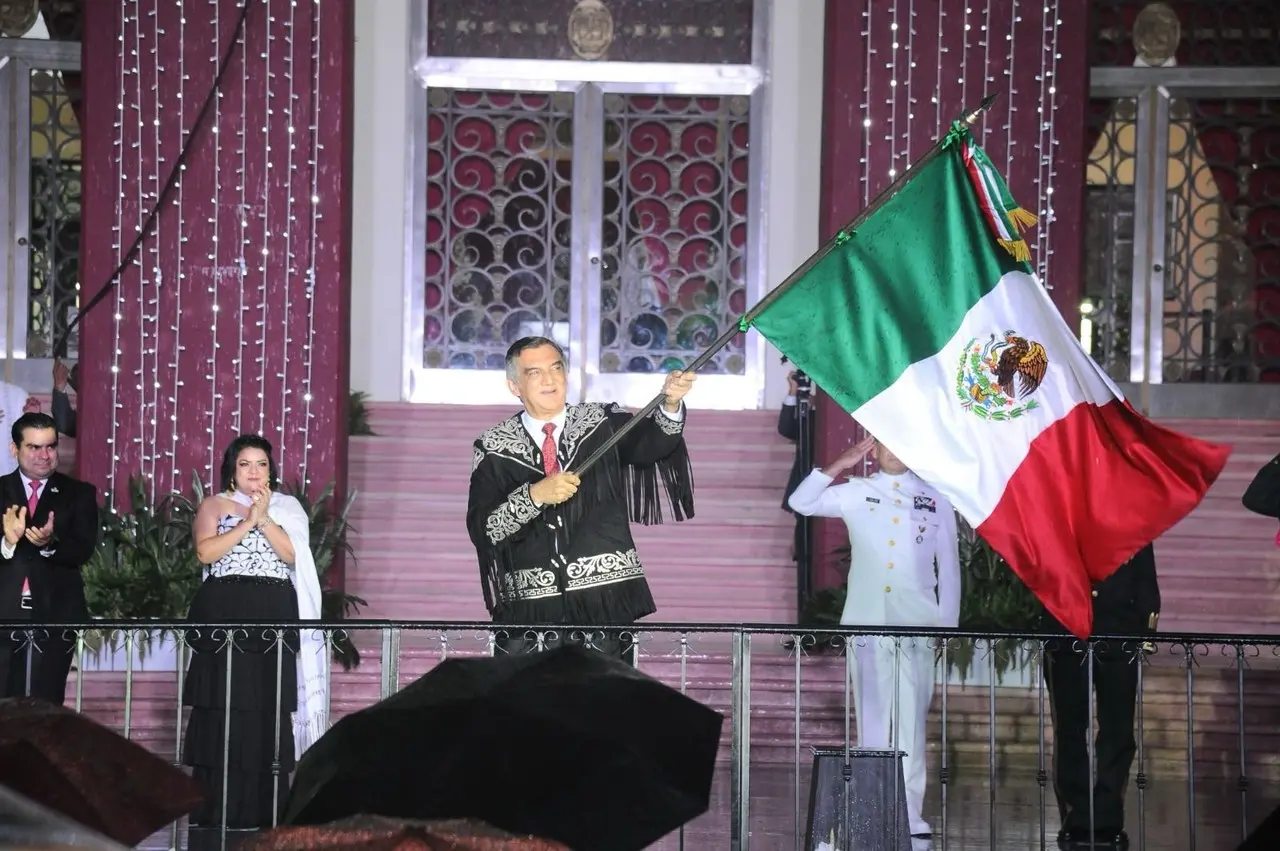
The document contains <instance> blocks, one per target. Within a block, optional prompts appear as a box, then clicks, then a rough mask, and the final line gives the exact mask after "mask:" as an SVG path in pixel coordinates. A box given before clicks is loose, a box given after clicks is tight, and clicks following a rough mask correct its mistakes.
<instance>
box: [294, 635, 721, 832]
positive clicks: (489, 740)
mask: <svg viewBox="0 0 1280 851" xmlns="http://www.w3.org/2000/svg"><path fill="white" fill-rule="evenodd" d="M723 723H724V718H723V716H721V715H720V713H718V712H715V711H714V710H711V709H708V708H707V707H705V706H703V705H702V704H700V703H698V702H697V701H695V700H692V699H691V698H688V697H686V696H684V695H682V694H680V693H679V692H678V691H675V690H674V689H672V688H670V687H668V686H666V685H664V684H663V683H660V682H658V681H657V680H655V679H653V678H651V677H648V676H646V675H644V674H641V673H639V672H638V671H636V670H635V669H634V668H632V667H630V666H629V665H626V664H624V663H622V662H620V661H618V660H616V659H613V658H612V657H610V656H608V655H606V654H604V653H601V652H598V651H595V650H586V649H583V648H580V647H576V646H566V647H561V648H558V649H555V650H551V651H547V652H543V653H530V654H519V655H511V656H498V657H495V658H483V659H448V660H446V661H444V662H442V663H441V664H440V665H439V666H438V667H436V668H435V669H434V670H433V671H431V672H430V673H428V674H426V675H425V676H423V677H421V678H420V679H418V680H417V681H416V682H414V683H412V684H410V685H409V686H408V687H406V688H405V689H404V690H403V691H401V692H400V693H398V694H396V695H394V696H392V697H389V698H387V699H386V700H384V701H382V702H380V703H377V704H375V705H373V706H371V707H369V708H368V709H365V710H363V711H361V712H357V713H355V714H353V715H349V716H347V717H346V718H343V719H342V720H341V721H339V722H338V723H337V724H335V725H334V726H333V728H332V729H331V730H329V732H328V733H326V734H325V735H324V736H323V737H322V738H321V739H320V741H318V742H316V744H315V745H313V746H312V747H311V748H310V749H309V750H308V751H307V752H306V753H305V754H303V757H302V759H301V761H299V763H298V770H297V775H296V779H295V781H294V785H293V792H292V794H291V796H290V799H289V804H288V807H287V810H286V814H285V818H284V820H283V821H284V823H285V824H323V823H325V822H330V821H335V820H338V819H341V818H344V817H346V816H351V815H356V814H359V813H374V814H378V815H385V816H393V817H398V818H409V819H441V818H475V819H480V820H483V821H485V822H487V823H489V824H491V825H493V826H495V827H498V828H501V829H503V830H507V831H510V832H512V833H523V834H532V835H535V836H542V837H545V838H547V839H554V840H557V841H559V842H563V843H564V844H566V845H568V846H569V847H571V848H573V849H574V851H639V849H643V848H646V847H648V846H649V845H651V844H652V843H653V842H655V841H657V840H658V839H660V838H661V837H663V836H665V835H666V834H668V833H670V832H671V831H673V830H676V829H677V828H679V827H680V826H681V825H683V824H685V823H686V822H688V821H690V820H691V819H693V818H695V817H697V816H698V815H700V814H702V813H704V812H706V810H707V806H708V804H709V797H710V794H711V780H712V775H713V774H714V773H715V761H716V752H717V750H718V747H719V743H720V728H721V726H722V724H723Z"/></svg>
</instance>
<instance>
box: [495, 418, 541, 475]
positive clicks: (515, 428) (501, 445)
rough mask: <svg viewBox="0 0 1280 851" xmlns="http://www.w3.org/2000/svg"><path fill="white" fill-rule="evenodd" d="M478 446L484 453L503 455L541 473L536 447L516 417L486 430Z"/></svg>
mask: <svg viewBox="0 0 1280 851" xmlns="http://www.w3.org/2000/svg"><path fill="white" fill-rule="evenodd" d="M480 446H481V447H482V448H483V449H484V451H485V452H493V453H496V454H498V455H503V456H505V457H507V458H510V459H512V460H513V461H519V462H520V463H522V464H524V465H525V466H527V467H531V468H532V469H534V470H537V471H538V472H542V464H541V463H540V462H539V461H538V456H537V450H536V447H534V445H533V441H532V440H531V439H530V438H529V432H527V431H525V429H524V423H522V422H521V421H520V417H518V416H517V417H510V418H508V419H505V420H503V421H502V422H500V423H498V424H497V425H496V426H493V427H492V428H489V429H486V430H485V432H484V434H482V435H480Z"/></svg>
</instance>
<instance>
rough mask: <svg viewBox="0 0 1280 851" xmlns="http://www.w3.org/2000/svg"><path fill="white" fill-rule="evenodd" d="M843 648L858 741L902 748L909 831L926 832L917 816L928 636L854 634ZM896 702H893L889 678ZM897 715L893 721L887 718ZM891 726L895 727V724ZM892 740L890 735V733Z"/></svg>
mask: <svg viewBox="0 0 1280 851" xmlns="http://www.w3.org/2000/svg"><path fill="white" fill-rule="evenodd" d="M853 641H854V652H853V653H851V654H849V657H848V658H849V660H850V662H849V665H850V676H851V677H852V680H853V701H854V719H855V721H856V722H857V727H858V747H861V748H868V749H872V750H893V749H897V750H900V751H903V752H905V753H906V756H905V757H903V760H902V763H903V765H902V773H903V779H904V781H905V783H904V785H905V786H906V791H907V817H908V819H909V821H910V825H911V833H912V834H924V833H929V832H930V829H929V825H928V823H926V822H925V821H924V819H923V818H922V817H921V810H922V807H923V806H924V789H925V774H926V766H925V749H926V745H927V741H928V729H927V727H928V720H929V705H930V704H931V703H932V702H933V689H934V652H933V647H932V646H931V645H930V643H929V638H928V637H918V638H911V637H901V638H895V637H893V636H890V635H880V636H876V635H859V636H854V637H853ZM895 681H896V683H897V685H898V688H897V705H896V706H895V705H894V683H895ZM895 718H898V719H901V723H899V724H894V723H892V722H893V719H895ZM895 728H896V729H895ZM895 735H896V737H897V741H896V742H895V741H894V737H895Z"/></svg>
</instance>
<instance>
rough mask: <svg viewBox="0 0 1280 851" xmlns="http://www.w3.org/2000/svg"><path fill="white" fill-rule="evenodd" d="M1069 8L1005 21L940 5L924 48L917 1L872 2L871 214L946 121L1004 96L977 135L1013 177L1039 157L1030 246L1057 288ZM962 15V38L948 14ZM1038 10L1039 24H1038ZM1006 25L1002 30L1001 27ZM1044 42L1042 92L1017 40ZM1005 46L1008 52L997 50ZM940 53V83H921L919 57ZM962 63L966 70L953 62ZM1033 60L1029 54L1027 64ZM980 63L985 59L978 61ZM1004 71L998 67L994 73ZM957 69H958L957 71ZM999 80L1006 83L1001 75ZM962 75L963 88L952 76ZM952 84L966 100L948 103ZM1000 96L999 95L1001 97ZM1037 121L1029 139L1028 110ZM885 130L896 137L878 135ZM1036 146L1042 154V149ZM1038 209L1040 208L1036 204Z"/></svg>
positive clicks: (983, 10) (865, 137)
mask: <svg viewBox="0 0 1280 851" xmlns="http://www.w3.org/2000/svg"><path fill="white" fill-rule="evenodd" d="M1059 2H1060V0H1036V2H1035V3H1032V2H1030V0H1014V2H1012V3H1010V4H1008V9H1009V13H1008V17H1007V18H1005V16H1004V15H1003V14H999V15H997V14H996V13H997V11H999V10H1000V9H1001V8H1002V7H999V6H997V4H995V3H994V2H993V0H985V2H984V3H981V4H979V3H978V2H976V0H970V2H968V3H966V4H965V5H964V6H963V7H961V6H960V5H959V3H947V2H942V3H939V4H938V11H937V19H936V25H937V27H938V33H939V35H938V40H937V42H936V43H935V42H933V41H932V40H925V39H917V38H916V36H917V35H918V32H917V17H918V10H917V8H916V2H915V0H893V2H892V3H889V2H878V0H865V2H864V4H863V7H862V34H863V40H864V45H865V48H866V55H865V59H864V69H863V70H864V79H863V85H862V103H861V108H862V114H863V118H862V127H863V133H862V155H861V157H860V159H859V163H860V165H861V170H860V175H859V184H860V188H861V195H862V202H863V205H864V206H865V205H866V204H867V203H869V202H870V199H871V197H872V196H873V195H874V194H876V193H877V192H879V191H880V189H882V188H883V187H884V186H885V185H887V184H888V182H889V181H892V180H893V179H894V178H895V177H897V175H898V173H899V171H900V170H902V169H903V168H907V167H909V166H910V163H911V161H912V158H913V157H916V156H919V155H920V154H922V153H923V152H924V149H925V147H926V146H927V145H928V144H931V143H932V141H933V140H934V139H935V138H936V136H937V134H938V133H939V132H940V131H941V129H942V128H943V125H944V124H945V122H946V121H947V120H949V119H950V118H951V117H953V114H958V113H959V111H960V109H962V108H966V107H969V106H973V105H974V104H975V102H976V101H977V100H978V99H979V98H980V97H982V96H985V95H986V94H987V93H989V92H991V91H997V90H998V93H999V95H1000V98H999V100H997V102H996V105H995V106H994V107H993V108H992V109H991V110H988V111H987V112H985V113H984V114H983V116H982V119H981V121H980V123H979V125H978V126H977V127H975V128H974V135H975V136H976V137H977V138H978V140H979V142H980V143H981V144H983V145H984V146H986V147H987V148H988V150H990V149H991V148H992V147H995V148H996V149H997V150H999V149H1000V148H1003V151H1004V174H1005V176H1006V177H1009V176H1010V175H1012V174H1014V173H1015V172H1017V171H1018V167H1019V165H1021V164H1022V163H1023V162H1024V161H1025V160H1026V158H1028V157H1029V156H1030V152H1031V151H1032V150H1033V149H1034V151H1035V158H1036V159H1035V163H1034V164H1035V168H1034V169H1031V170H1030V171H1031V172H1032V173H1033V175H1034V178H1033V182H1034V193H1035V196H1036V199H1035V201H1036V203H1037V204H1038V205H1039V210H1038V212H1039V214H1040V223H1039V226H1038V227H1037V228H1036V229H1035V234H1034V236H1033V237H1032V240H1031V246H1032V255H1033V263H1034V265H1035V267H1036V269H1037V273H1038V275H1039V277H1040V279H1041V280H1042V281H1046V282H1047V280H1048V272H1049V269H1048V267H1049V258H1050V257H1051V256H1052V254H1053V250H1052V247H1051V242H1050V240H1051V238H1052V224H1053V216H1052V213H1053V205H1052V197H1053V188H1054V187H1053V183H1054V178H1055V177H1056V176H1057V171H1056V168H1055V156H1056V153H1057V150H1056V149H1057V146H1058V138H1057V128H1056V124H1055V115H1056V92H1057V89H1056V86H1055V84H1054V75H1055V74H1056V71H1057V60H1058V59H1059V58H1060V54H1059V53H1058V31H1059V28H1060V26H1061V25H1062V20H1061V18H1060V17H1059V9H1058V3H1059ZM961 8H962V9H963V17H962V18H961V24H962V26H961V27H959V28H956V29H955V31H954V32H953V31H952V29H951V28H949V27H947V26H946V21H947V18H948V15H949V13H948V10H950V14H951V15H957V13H958V12H959V11H960V9H961ZM1033 10H1034V12H1035V13H1037V14H1035V15H1033V14H1031V12H1032V11H1033ZM997 18H999V20H997ZM1037 36H1038V38H1039V41H1040V50H1039V55H1040V69H1039V72H1038V73H1037V74H1036V75H1035V76H1034V81H1035V82H1036V84H1037V85H1036V86H1035V87H1029V86H1027V85H1026V83H1027V82H1028V79H1029V77H1030V69H1028V68H1026V67H1024V66H1025V62H1024V63H1023V64H1022V65H1019V63H1018V62H1017V58H1018V56H1019V53H1018V40H1019V39H1023V38H1028V37H1037ZM1001 39H1003V42H1004V47H1003V49H1002V48H1000V47H997V45H998V44H999V43H1000V40H1001ZM886 46H887V47H888V49H889V52H890V56H889V58H888V59H887V61H880V57H879V51H881V50H882V49H884V48H885V47H886ZM922 48H923V49H925V50H932V51H933V52H934V61H933V62H932V63H930V65H931V66H932V67H931V69H930V70H932V71H933V76H932V79H928V78H927V75H928V71H925V72H924V74H923V75H922V74H921V70H920V67H919V63H918V62H917V57H916V56H915V55H914V53H915V51H916V50H918V49H922ZM971 50H976V51H980V55H981V57H982V69H981V73H980V74H978V73H975V71H976V70H977V69H974V68H971V67H970V56H971ZM956 53H959V62H955V61H954V59H953V57H954V56H955V54H956ZM1024 56H1025V54H1024ZM975 58H976V57H975ZM993 62H995V63H996V65H995V66H994V67H993V65H992V63H993ZM951 69H958V71H957V70H951ZM997 72H999V73H997ZM952 73H955V74H956V76H955V77H954V78H949V76H948V75H949V74H952ZM948 79H954V80H955V82H956V83H958V87H959V94H960V100H959V101H958V102H948V100H949V99H948V98H947V97H946V96H945V95H944V93H943V92H944V90H949V87H948V86H947V81H948ZM917 87H926V88H927V89H932V91H933V95H932V97H931V99H930V100H931V102H932V103H933V105H934V109H933V115H932V121H931V123H929V122H927V123H925V124H921V123H919V122H918V121H917V113H916V111H915V107H916V105H917V98H916V97H915V89H916V88H917ZM997 87H998V89H997ZM1031 92H1034V93H1035V94H1036V95H1037V98H1036V103H1035V104H1034V105H1029V104H1028V103H1027V102H1026V101H1025V100H1024V95H1025V94H1028V93H1031ZM1033 109H1034V111H1035V114H1036V116H1037V129H1036V133H1035V135H1034V136H1032V135H1031V134H1029V133H1028V132H1027V131H1028V130H1029V129H1030V126H1029V122H1028V121H1027V120H1026V119H1024V118H1022V117H1021V116H1022V115H1025V114H1026V113H1027V112H1028V111H1029V110H1033ZM880 121H883V122H885V123H886V124H887V125H888V126H887V128H883V129H882V128H879V127H877V126H876V124H877V122H880ZM1033 141H1034V148H1033V144H1032V143H1033ZM1028 191H1029V188H1028V187H1018V186H1015V187H1014V192H1015V195H1016V196H1025V195H1027V194H1028ZM1026 203H1027V205H1028V206H1030V204H1031V199H1027V201H1026Z"/></svg>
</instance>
